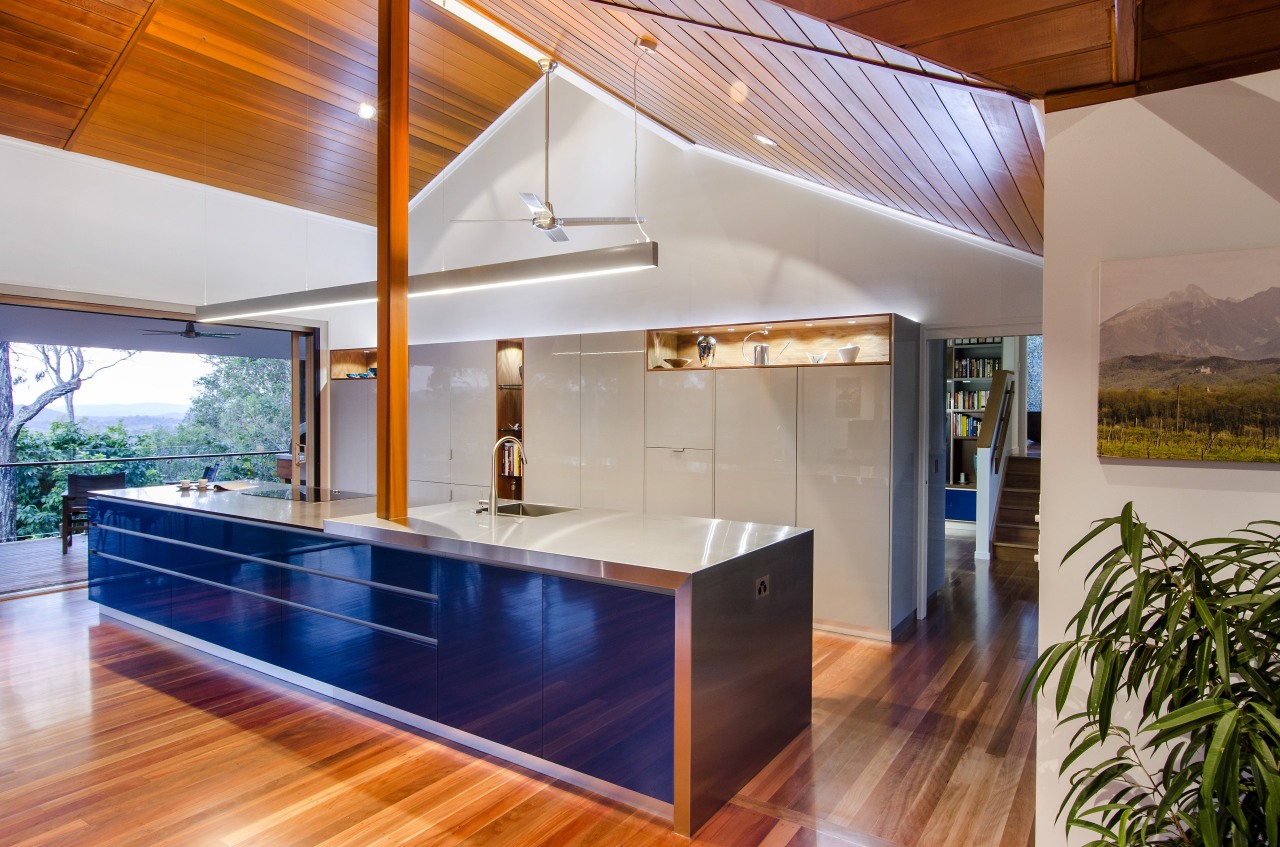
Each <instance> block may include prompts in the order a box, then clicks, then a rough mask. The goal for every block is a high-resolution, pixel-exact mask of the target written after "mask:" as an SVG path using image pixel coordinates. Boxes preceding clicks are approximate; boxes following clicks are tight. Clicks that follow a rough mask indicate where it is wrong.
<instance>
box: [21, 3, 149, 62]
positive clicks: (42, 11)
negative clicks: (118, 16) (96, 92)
mask: <svg viewBox="0 0 1280 847" xmlns="http://www.w3.org/2000/svg"><path fill="white" fill-rule="evenodd" d="M6 5H9V8H10V10H11V11H13V13H14V14H17V15H18V16H19V17H21V18H23V19H25V20H28V21H30V22H32V23H34V24H37V25H39V26H42V27H45V28H47V29H49V30H50V31H53V32H58V33H61V34H63V35H66V36H68V37H70V38H75V39H77V40H79V41H83V42H84V43H85V44H93V45H95V46H98V47H101V48H103V49H104V50H110V51H112V52H115V51H117V50H119V49H120V47H121V46H122V45H123V44H124V43H125V42H126V41H128V40H129V35H130V34H131V33H132V32H133V30H134V24H136V23H137V19H136V18H135V19H134V20H132V21H130V22H121V21H117V20H113V19H112V18H106V17H103V16H102V15H97V14H94V13H93V12H91V11H89V10H88V9H86V8H84V7H82V6H79V5H77V4H72V3H68V2H65V1H64V0H20V2H17V3H12V4H11V5H10V4H6ZM19 13H20V14H19Z"/></svg>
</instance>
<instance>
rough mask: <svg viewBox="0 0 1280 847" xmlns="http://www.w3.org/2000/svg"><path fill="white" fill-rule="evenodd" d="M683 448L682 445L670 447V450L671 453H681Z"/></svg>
mask: <svg viewBox="0 0 1280 847" xmlns="http://www.w3.org/2000/svg"><path fill="white" fill-rule="evenodd" d="M684 450H685V448H683V447H672V448H671V452H672V453H683V452H684Z"/></svg>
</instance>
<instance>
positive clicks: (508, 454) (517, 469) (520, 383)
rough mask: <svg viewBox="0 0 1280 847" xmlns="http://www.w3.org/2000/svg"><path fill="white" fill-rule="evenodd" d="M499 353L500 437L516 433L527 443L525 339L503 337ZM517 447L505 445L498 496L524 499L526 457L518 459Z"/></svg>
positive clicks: (503, 446) (521, 440) (499, 467)
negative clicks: (525, 439)
mask: <svg viewBox="0 0 1280 847" xmlns="http://www.w3.org/2000/svg"><path fill="white" fill-rule="evenodd" d="M497 355H498V361H497V369H496V374H497V379H498V402H497V427H496V428H497V437H498V438H502V437H503V436H504V435H514V436H515V437H516V438H519V439H520V442H521V443H522V444H523V443H524V339H523V338H503V339H500V340H499V341H498V343H497ZM495 440H496V439H495ZM514 446H515V445H512V444H504V445H502V451H501V453H500V454H499V455H498V496H499V497H501V498H503V499H506V500H520V499H522V498H523V494H524V467H523V466H524V457H523V456H520V457H518V458H517V455H516V451H515V450H514Z"/></svg>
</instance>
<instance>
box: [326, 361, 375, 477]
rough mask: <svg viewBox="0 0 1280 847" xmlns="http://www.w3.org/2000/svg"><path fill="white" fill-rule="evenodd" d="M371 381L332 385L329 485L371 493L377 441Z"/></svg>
mask: <svg viewBox="0 0 1280 847" xmlns="http://www.w3.org/2000/svg"><path fill="white" fill-rule="evenodd" d="M376 394H377V383H376V381H375V380H372V379H335V380H333V381H332V382H331V384H330V386H329V425H330V427H331V431H330V435H329V444H330V445H331V446H330V448H329V458H330V461H331V463H332V467H331V468H330V471H329V485H331V486H332V487H333V488H336V489H338V490H339V491H355V492H360V493H362V494H372V493H373V490H374V482H375V480H374V478H373V475H374V467H375V462H376V459H377V456H376V449H375V444H376V439H375V433H374V428H375V424H374V400H375V397H376Z"/></svg>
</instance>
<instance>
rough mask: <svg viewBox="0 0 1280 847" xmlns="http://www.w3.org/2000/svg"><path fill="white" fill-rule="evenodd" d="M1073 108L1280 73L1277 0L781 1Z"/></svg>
mask: <svg viewBox="0 0 1280 847" xmlns="http://www.w3.org/2000/svg"><path fill="white" fill-rule="evenodd" d="M778 2H780V3H781V4H782V5H784V6H788V7H790V8H792V9H795V10H798V11H801V12H805V13H808V14H811V15H814V16H816V17H818V18H821V19H823V20H826V21H828V22H830V23H833V24H835V25H837V26H841V27H845V28H847V29H850V30H854V31H856V32H860V33H862V34H864V35H867V36H869V37H872V38H878V39H881V40H883V41H886V42H888V43H890V44H893V45H895V46H897V47H900V48H902V49H904V50H909V51H911V52H913V53H916V54H918V55H920V56H926V57H928V58H930V59H932V60H934V61H937V62H942V63H944V64H949V65H951V66H953V67H958V68H964V69H965V70H966V71H969V72H971V73H975V74H980V75H982V76H984V77H986V78H988V79H991V80H994V81H997V82H999V83H1002V84H1004V85H1007V86H1009V87H1011V88H1013V89H1017V90H1020V91H1023V92H1027V93H1030V94H1033V95H1035V96H1036V97H1046V98H1048V103H1047V106H1048V108H1049V109H1050V110H1052V109H1054V108H1069V107H1072V106H1078V105H1084V104H1086V103H1092V102H1100V101H1102V100H1108V99H1116V98H1118V97H1129V96H1133V95H1134V94H1143V93H1149V92H1152V91H1160V90H1164V89H1169V88H1177V87H1180V86H1184V85H1193V84H1196V83H1200V82H1208V81H1211V80H1214V79H1223V78H1226V77H1229V76H1240V75H1243V74H1247V73H1258V72H1261V71H1266V70H1273V69H1275V68H1280V0H1074V2H1073V0H778Z"/></svg>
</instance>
